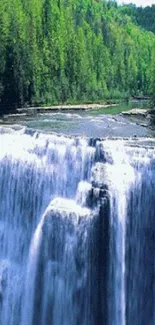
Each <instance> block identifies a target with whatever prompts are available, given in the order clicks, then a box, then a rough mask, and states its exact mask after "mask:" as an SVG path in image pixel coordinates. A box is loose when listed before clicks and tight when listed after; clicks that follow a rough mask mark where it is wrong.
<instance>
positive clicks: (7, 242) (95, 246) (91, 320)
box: [0, 130, 155, 325]
mask: <svg viewBox="0 0 155 325" xmlns="http://www.w3.org/2000/svg"><path fill="white" fill-rule="evenodd" d="M154 157H155V150H154V149H150V148H149V147H148V149H147V148H144V147H140V148H138V147H134V142H133V143H130V145H129V144H128V143H127V141H123V140H122V141H120V140H119V141H118V140H111V141H110V140H104V141H97V142H96V143H95V144H94V145H91V144H90V143H89V140H87V139H76V138H75V139H73V138H67V137H63V136H56V135H44V134H38V133H33V134H32V135H31V134H28V132H27V130H25V131H24V130H23V131H12V132H10V133H9V132H8V131H7V130H6V131H5V132H2V130H1V134H0V324H2V325H18V324H21V325H35V324H37V325H80V324H82V325H106V324H107V325H130V324H132V323H134V324H140V325H146V318H145V315H148V313H149V314H150V319H151V321H150V323H148V325H154V323H153V319H154V313H153V309H151V306H152V305H153V301H154V300H153V299H154V298H153V297H151V298H150V291H149V287H150V283H151V279H150V278H149V274H148V275H147V278H146V279H147V280H146V281H145V283H144V284H143V283H142V282H141V280H140V277H139V278H137V276H138V272H140V270H139V266H138V262H137V261H138V258H139V256H141V260H143V259H144V256H143V251H142V250H141V247H140V243H139V241H138V237H136V236H138V234H137V235H136V234H135V232H134V228H132V227H133V226H132V224H133V222H134V220H136V227H137V229H139V230H138V231H139V233H140V238H141V241H143V239H142V238H143V237H142V234H141V233H142V231H141V228H140V222H141V223H143V218H142V217H143V211H144V214H145V222H148V221H147V220H148V218H149V216H150V215H151V216H152V217H151V218H152V219H151V220H153V211H154V210H153V203H152V202H153V200H154V197H153V194H152V193H154V187H155V183H154V165H153V164H154ZM145 175H147V177H145ZM144 184H145V186H144ZM147 184H149V186H148V185H147ZM147 186H148V189H147V193H145V196H144V192H145V187H147ZM151 189H152V190H151ZM133 193H134V194H133ZM108 198H109V199H108ZM108 201H109V203H110V211H109V210H108ZM145 201H146V204H145V206H147V209H148V213H149V215H148V213H147V209H146V208H145V206H143V204H144V203H145ZM149 202H151V203H150V205H149ZM101 207H102V209H101ZM141 207H142V210H141ZM108 211H109V212H108ZM134 211H135V212H134ZM135 213H136V214H135ZM130 219H131V220H130ZM151 222H153V221H151ZM127 238H128V240H127ZM135 238H137V239H136V241H135ZM135 242H137V247H138V249H139V255H136V256H137V257H136V259H135V258H134V256H132V254H133V253H132V252H133V251H134V249H135V246H134V245H135V244H134V243H135ZM148 246H149V243H148V242H147V241H146V242H145V247H148ZM137 254H138V253H137ZM131 256H132V258H131ZM151 263H152V262H151V261H149V262H148V268H149V272H151V274H152V277H153V269H152V268H151V265H152V264H151ZM138 270H139V271H138ZM143 272H144V271H143ZM145 273H146V272H145ZM143 276H144V275H143ZM131 282H132V283H131ZM144 289H145V290H146V292H148V297H147V299H148V300H150V299H151V302H150V304H149V305H148V307H147V304H144V306H143V309H144V313H143V318H141V323H140V322H139V320H138V319H139V317H141V316H140V315H139V310H140V305H139V303H138V302H139V301H140V299H142V298H139V297H143V300H145V296H143V294H144V292H143V291H144ZM134 294H135V295H137V300H136V301H137V302H135V304H134V306H135V307H134V308H133V307H132V302H131V301H130V296H132V299H133V297H134ZM145 305H146V308H147V309H146V308H145ZM142 319H144V323H143V321H142Z"/></svg>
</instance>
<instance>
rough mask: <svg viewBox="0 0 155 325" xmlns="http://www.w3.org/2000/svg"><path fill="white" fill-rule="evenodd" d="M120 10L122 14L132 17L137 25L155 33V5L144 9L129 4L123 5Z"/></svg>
mask: <svg viewBox="0 0 155 325" xmlns="http://www.w3.org/2000/svg"><path fill="white" fill-rule="evenodd" d="M119 9H120V12H121V14H124V15H128V16H130V17H131V18H132V21H133V22H134V23H135V24H137V25H139V26H141V27H143V28H144V29H147V30H149V31H151V32H153V33H155V5H152V6H151V7H149V6H147V7H144V8H143V7H136V5H134V4H129V5H123V6H121V7H120V8H119Z"/></svg>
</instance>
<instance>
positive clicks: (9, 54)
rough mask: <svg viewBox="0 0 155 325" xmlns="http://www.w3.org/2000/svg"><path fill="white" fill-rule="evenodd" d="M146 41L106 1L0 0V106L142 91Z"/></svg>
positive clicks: (148, 52) (146, 88)
mask: <svg viewBox="0 0 155 325" xmlns="http://www.w3.org/2000/svg"><path fill="white" fill-rule="evenodd" d="M153 48H155V36H154V34H153V33H151V32H148V31H144V30H142V29H140V28H139V27H138V26H136V24H134V23H133V18H132V17H129V15H127V14H124V13H121V10H120V8H119V7H118V8H117V6H116V5H115V4H113V3H106V2H105V1H95V0H26V1H25V0H12V1H10V0H3V1H2V0H0V58H1V60H0V101H1V108H2V107H5V109H7V108H10V107H16V106H22V105H41V104H54V103H58V102H69V101H70V102H71V101H87V100H91V101H92V100H97V99H103V98H112V97H119V96H120V95H121V94H123V96H125V95H126V96H128V95H129V94H131V95H134V94H148V93H150V91H151V90H150V79H151V71H152V68H151V64H150V63H151V62H152V53H153Z"/></svg>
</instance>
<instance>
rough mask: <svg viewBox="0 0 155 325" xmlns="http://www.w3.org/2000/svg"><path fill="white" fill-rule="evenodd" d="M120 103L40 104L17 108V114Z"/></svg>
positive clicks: (74, 109)
mask: <svg viewBox="0 0 155 325" xmlns="http://www.w3.org/2000/svg"><path fill="white" fill-rule="evenodd" d="M117 105H118V104H115V103H110V104H97V103H96V104H95V103H94V104H75V105H53V106H39V107H25V108H24V107H23V108H17V109H16V112H17V114H18V113H19V114H21V113H22V114H24V113H25V114H36V113H50V112H56V111H86V110H93V109H101V108H108V107H111V106H112V107H114V106H117Z"/></svg>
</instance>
